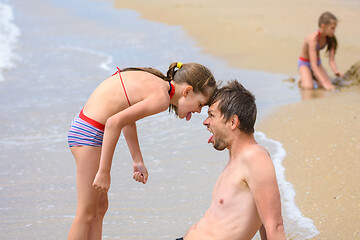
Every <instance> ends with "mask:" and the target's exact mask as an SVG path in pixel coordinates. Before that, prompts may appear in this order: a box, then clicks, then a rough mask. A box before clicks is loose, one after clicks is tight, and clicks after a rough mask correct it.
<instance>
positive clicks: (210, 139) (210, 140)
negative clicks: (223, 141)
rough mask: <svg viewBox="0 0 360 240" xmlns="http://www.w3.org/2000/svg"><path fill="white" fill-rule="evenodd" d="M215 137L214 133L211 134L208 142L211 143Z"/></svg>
mask: <svg viewBox="0 0 360 240" xmlns="http://www.w3.org/2000/svg"><path fill="white" fill-rule="evenodd" d="M213 139H214V135H211V137H210V138H209V140H208V143H211V142H212V141H213Z"/></svg>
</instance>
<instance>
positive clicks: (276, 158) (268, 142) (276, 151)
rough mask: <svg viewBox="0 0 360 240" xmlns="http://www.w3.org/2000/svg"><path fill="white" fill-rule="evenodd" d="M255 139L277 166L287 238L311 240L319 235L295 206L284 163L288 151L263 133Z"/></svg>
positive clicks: (311, 222)
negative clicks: (310, 239)
mask: <svg viewBox="0 0 360 240" xmlns="http://www.w3.org/2000/svg"><path fill="white" fill-rule="evenodd" d="M255 138H256V140H257V141H258V143H259V144H260V145H262V146H264V147H265V148H266V149H267V150H268V151H269V153H270V155H271V158H272V161H273V163H274V166H275V172H276V177H277V180H278V185H279V190H280V195H281V204H282V215H283V218H284V225H285V231H286V234H287V237H288V238H289V239H298V240H300V239H309V238H312V237H314V236H316V235H318V234H319V231H318V230H317V229H316V227H315V225H314V224H313V221H312V220H311V219H310V218H306V217H304V216H303V215H302V214H301V211H300V210H299V208H298V207H297V206H296V204H295V195H296V193H295V190H294V188H293V186H292V184H291V183H290V182H288V181H286V178H285V168H284V166H283V165H282V161H283V160H284V159H285V157H286V151H285V149H284V148H283V146H282V143H281V142H278V141H275V140H272V139H269V138H267V137H266V135H265V134H264V133H262V132H256V133H255Z"/></svg>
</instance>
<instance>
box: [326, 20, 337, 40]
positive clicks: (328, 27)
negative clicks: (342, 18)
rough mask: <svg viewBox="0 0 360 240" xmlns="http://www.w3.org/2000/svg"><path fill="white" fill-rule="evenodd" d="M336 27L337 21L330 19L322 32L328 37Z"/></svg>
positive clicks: (332, 34) (333, 32)
mask: <svg viewBox="0 0 360 240" xmlns="http://www.w3.org/2000/svg"><path fill="white" fill-rule="evenodd" d="M336 27H337V21H335V20H332V21H331V22H330V23H329V24H328V25H324V34H325V35H326V36H328V37H333V36H334V34H335V29H336Z"/></svg>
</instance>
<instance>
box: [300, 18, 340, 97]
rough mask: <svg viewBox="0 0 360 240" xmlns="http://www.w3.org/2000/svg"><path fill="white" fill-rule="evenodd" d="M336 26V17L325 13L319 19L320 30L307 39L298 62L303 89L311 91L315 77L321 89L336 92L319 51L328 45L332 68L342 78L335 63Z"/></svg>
mask: <svg viewBox="0 0 360 240" xmlns="http://www.w3.org/2000/svg"><path fill="white" fill-rule="evenodd" d="M336 26H337V19H336V17H335V16H334V15H333V14H332V13H330V12H324V13H323V14H322V15H321V16H320V18H319V30H318V31H316V32H313V33H310V34H309V35H308V36H307V37H305V40H304V44H303V46H302V50H301V54H300V58H299V60H298V68H299V72H300V84H301V87H302V88H305V89H311V88H313V87H314V83H313V75H314V77H315V79H316V81H317V82H318V84H319V86H320V87H323V88H325V89H326V90H328V91H334V90H335V86H334V85H333V84H332V83H331V80H330V77H329V76H328V74H327V73H326V71H325V69H324V68H323V66H322V65H321V59H320V55H319V51H320V50H321V49H323V48H324V47H325V46H326V45H327V49H326V52H328V53H329V61H330V67H331V69H332V71H333V72H334V74H335V75H336V76H338V77H341V76H342V74H341V73H340V72H339V71H338V70H337V67H336V63H335V52H336V48H337V41H336V37H335V35H334V33H335V29H336Z"/></svg>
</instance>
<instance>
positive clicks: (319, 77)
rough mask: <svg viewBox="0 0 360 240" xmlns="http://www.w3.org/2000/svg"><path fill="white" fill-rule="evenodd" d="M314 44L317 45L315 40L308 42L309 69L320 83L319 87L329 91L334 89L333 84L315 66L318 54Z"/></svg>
mask: <svg viewBox="0 0 360 240" xmlns="http://www.w3.org/2000/svg"><path fill="white" fill-rule="evenodd" d="M316 44H317V40H316V38H314V39H311V40H309V57H310V65H311V69H312V70H313V72H314V75H315V77H316V79H317V80H318V81H319V82H320V83H321V85H322V86H323V87H324V88H325V89H326V90H331V89H333V88H334V86H333V84H332V83H331V81H330V79H329V77H328V76H327V74H326V73H325V74H324V73H323V72H322V71H321V70H320V68H319V66H318V65H317V62H318V54H317V51H316Z"/></svg>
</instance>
